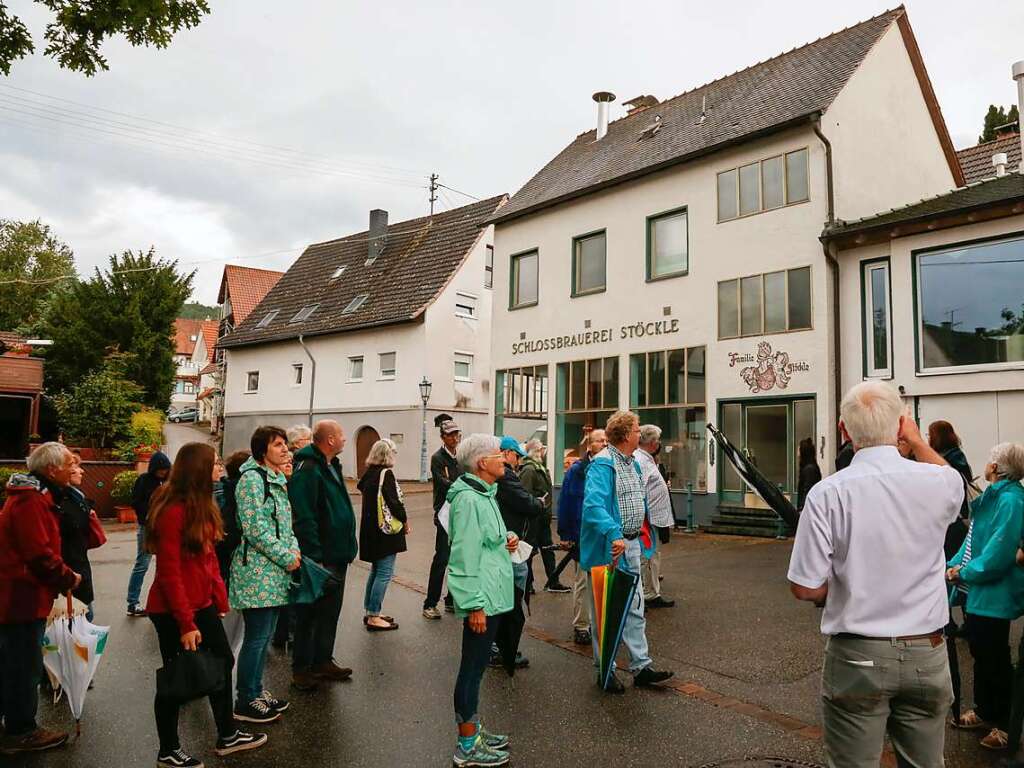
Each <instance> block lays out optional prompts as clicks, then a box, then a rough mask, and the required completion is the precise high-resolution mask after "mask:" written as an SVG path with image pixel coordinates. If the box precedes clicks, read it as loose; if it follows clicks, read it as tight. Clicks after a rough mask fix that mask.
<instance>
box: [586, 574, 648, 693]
mask: <svg viewBox="0 0 1024 768" xmlns="http://www.w3.org/2000/svg"><path fill="white" fill-rule="evenodd" d="M589 578H590V587H591V595H592V597H593V600H594V626H593V635H594V642H595V644H596V645H597V682H598V684H599V685H600V686H601V687H602V688H606V687H607V685H608V680H609V679H610V678H611V675H612V669H613V667H614V665H615V656H616V654H617V653H618V652H619V644H620V643H621V642H622V630H623V628H624V627H625V625H626V614H627V612H628V611H629V604H630V603H631V602H632V601H633V598H634V596H635V595H636V590H637V585H638V584H639V582H640V574H639V573H633V572H632V571H627V570H623V569H622V568H617V567H615V566H612V565H598V566H594V567H593V568H591V569H590V574H589Z"/></svg>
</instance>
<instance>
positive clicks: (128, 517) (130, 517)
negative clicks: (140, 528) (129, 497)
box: [114, 504, 139, 523]
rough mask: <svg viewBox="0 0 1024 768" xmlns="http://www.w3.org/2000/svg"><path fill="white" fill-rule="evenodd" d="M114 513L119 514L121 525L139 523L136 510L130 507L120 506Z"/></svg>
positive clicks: (118, 519) (118, 520) (117, 506)
mask: <svg viewBox="0 0 1024 768" xmlns="http://www.w3.org/2000/svg"><path fill="white" fill-rule="evenodd" d="M114 512H116V513H117V522H119V523H137V522H138V521H139V520H138V518H137V517H136V516H135V510H134V509H132V508H131V507H129V506H122V505H120V504H118V505H116V506H115V507H114Z"/></svg>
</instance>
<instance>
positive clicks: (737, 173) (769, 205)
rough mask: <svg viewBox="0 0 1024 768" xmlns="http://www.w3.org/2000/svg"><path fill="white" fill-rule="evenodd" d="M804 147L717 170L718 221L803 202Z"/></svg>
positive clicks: (806, 188) (806, 186) (805, 191)
mask: <svg viewBox="0 0 1024 768" xmlns="http://www.w3.org/2000/svg"><path fill="white" fill-rule="evenodd" d="M809 186H810V182H809V181H808V178H807V150H806V149H798V150H796V151H794V152H787V153H785V154H784V155H776V156H775V157H769V158H767V159H765V160H761V161H759V162H756V163H750V164H748V165H743V166H740V167H739V168H732V169H730V170H728V171H722V172H721V173H719V174H718V221H719V222H723V221H729V220H730V219H736V218H740V217H743V216H750V215H752V214H755V213H761V212H762V211H769V210H771V209H773V208H781V207H783V206H785V205H794V204H796V203H803V202H806V201H807V200H808V198H809Z"/></svg>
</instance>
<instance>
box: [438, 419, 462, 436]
mask: <svg viewBox="0 0 1024 768" xmlns="http://www.w3.org/2000/svg"><path fill="white" fill-rule="evenodd" d="M461 431H462V430H461V429H459V425H458V424H456V423H455V422H454V421H453V420H451V419H448V421H442V422H441V434H442V435H450V434H452V432H461Z"/></svg>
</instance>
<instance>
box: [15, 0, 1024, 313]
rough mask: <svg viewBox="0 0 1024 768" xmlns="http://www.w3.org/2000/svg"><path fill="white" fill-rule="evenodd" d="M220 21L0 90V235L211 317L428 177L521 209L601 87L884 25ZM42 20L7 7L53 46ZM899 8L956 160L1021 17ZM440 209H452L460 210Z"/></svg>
mask: <svg viewBox="0 0 1024 768" xmlns="http://www.w3.org/2000/svg"><path fill="white" fill-rule="evenodd" d="M210 4H211V5H212V6H213V12H212V14H211V15H210V16H208V17H207V18H206V19H205V20H204V21H203V23H202V24H201V25H200V26H199V27H198V28H196V29H194V30H190V31H186V32H182V33H180V34H179V35H178V36H177V37H176V38H175V39H174V41H173V42H172V44H171V46H170V47H169V48H168V49H166V50H163V51H158V50H148V49H133V48H131V47H130V46H129V45H127V44H126V43H123V42H120V41H115V42H112V43H108V44H107V45H106V46H105V48H104V53H105V54H106V55H107V57H108V59H109V62H110V71H109V72H104V73H100V74H98V75H97V76H96V77H93V78H86V77H84V76H83V75H80V74H75V73H70V72H65V71H62V70H60V69H58V67H57V66H56V64H54V63H53V62H52V61H51V60H50V59H46V58H44V57H42V56H41V55H37V56H34V57H30V58H29V59H26V60H23V61H21V62H18V63H16V64H15V65H14V68H13V70H12V73H11V76H10V77H8V78H3V77H0V217H2V218H15V219H34V218H39V219H42V220H43V221H45V222H47V223H49V224H50V225H51V226H52V227H53V228H54V230H55V231H56V233H57V235H58V236H59V237H61V238H62V239H63V240H65V241H66V242H67V243H68V244H69V245H71V247H72V248H73V249H74V252H75V260H76V263H77V267H78V270H79V271H80V272H83V273H86V272H89V271H91V270H92V268H93V267H94V266H96V265H98V264H103V263H105V262H106V259H107V257H108V255H109V254H111V253H113V252H120V251H123V250H125V249H129V248H130V249H144V248H148V247H149V246H150V245H152V246H154V247H155V248H156V250H157V253H158V254H160V255H161V256H164V257H168V258H176V259H178V260H179V261H180V262H182V263H183V264H185V263H187V262H188V263H191V262H206V263H203V264H198V265H197V266H196V268H198V270H199V272H198V276H197V280H196V285H195V297H196V298H197V299H199V300H201V301H204V302H207V303H213V302H214V301H215V299H216V292H217V286H218V284H219V280H220V274H221V269H222V265H223V263H224V261H233V262H235V263H244V264H249V265H252V266H262V267H267V268H272V269H286V268H287V267H288V265H289V264H291V262H292V261H294V259H295V258H296V257H297V255H298V253H299V250H301V248H302V247H303V246H304V245H306V244H308V243H311V242H317V241H319V240H326V239H330V238H332V237H339V236H342V235H345V234H349V233H351V232H358V231H361V230H363V229H365V228H366V225H367V217H368V211H369V210H370V209H371V208H384V209H386V210H388V211H389V212H390V215H391V221H392V222H395V221H401V220H403V219H407V218H412V217H415V216H421V215H424V214H426V213H427V190H426V185H427V176H428V175H429V174H430V173H431V171H436V172H437V173H438V174H440V177H441V182H442V183H443V184H447V185H448V186H450V187H453V188H455V189H457V190H461V191H463V192H466V193H469V194H471V195H475V196H478V197H485V196H488V195H492V194H497V193H500V192H509V193H514V192H515V191H516V190H517V189H518V188H519V187H520V186H521V185H522V184H523V183H524V182H525V181H526V180H527V179H528V178H529V177H530V176H531V175H533V174H534V173H535V172H536V171H537V170H538V169H539V168H540V167H541V166H542V165H543V164H544V163H545V162H547V161H548V160H549V159H550V158H551V157H552V156H553V155H554V154H555V153H556V152H558V151H559V150H560V149H561V148H562V147H563V146H564V145H565V144H567V143H568V142H569V141H571V140H572V139H573V138H574V137H575V136H576V135H577V134H578V133H580V132H582V131H585V130H589V129H590V128H591V127H592V125H593V123H594V116H595V107H594V104H593V102H592V101H591V100H590V95H591V94H592V93H593V92H594V91H597V90H611V91H613V92H614V93H616V94H617V95H618V96H619V101H618V102H617V105H616V108H615V109H613V113H612V116H613V117H618V116H621V114H622V113H623V109H622V107H621V103H622V102H623V101H625V100H626V99H628V98H631V97H633V96H636V95H639V94H641V93H650V94H654V95H655V96H658V97H659V98H662V99H664V98H667V97H670V96H673V95H676V94H679V93H681V92H683V91H687V90H690V89H692V88H694V87H696V86H699V85H701V84H703V83H705V82H708V81H709V80H713V79H716V78H718V77H721V76H723V75H726V74H729V73H731V72H734V71H736V70H738V69H742V68H744V67H746V66H748V65H750V64H753V63H755V62H757V61H761V60H763V59H766V58H769V57H771V56H774V55H776V54H778V53H780V52H782V51H785V50H789V49H790V48H793V47H795V46H798V45H801V44H803V43H806V42H809V41H812V40H814V39H816V38H818V37H821V36H824V35H827V34H829V33H831V32H833V31H836V30H838V29H841V28H843V27H846V26H849V25H850V24H854V23H856V22H858V21H862V20H864V19H867V18H870V17H871V16H874V15H876V14H877V13H879V12H881V11H883V10H885V9H886V7H887V6H886V4H885V2H883V0H877V1H876V0H846V2H844V3H842V4H838V3H822V2H820V0H780V1H779V2H775V3H764V2H761V0H757V1H754V0H734V1H733V2H729V3H699V4H698V3H681V2H678V1H676V2H657V3H655V2H640V1H638V0H631V1H630V2H611V1H609V0H588V2H586V3H583V2H580V3H568V2H551V0H545V1H544V2H533V1H532V0H530V1H524V0H521V1H520V2H518V3H500V4H499V3H486V2H475V3H470V2H444V1H441V0H434V1H433V2H429V3H423V2H415V3H414V2H397V1H395V0H393V1H392V2H389V3H373V4H371V3H354V2H336V1H332V2H326V1H321V2H313V1H312V0H307V1H305V2H291V3H281V2H270V1H269V0H245V2H241V1H240V0H235V1H234V2H227V1H226V0H221V1H220V2H218V0H211V3H210ZM35 5H36V4H35V3H32V2H29V0H13V2H9V3H8V6H9V7H10V9H11V10H12V11H13V12H15V13H20V14H22V15H23V17H24V18H25V20H26V21H27V22H29V24H30V26H31V28H32V30H33V32H34V33H36V35H37V37H36V39H37V45H38V47H39V49H40V50H41V49H42V48H43V47H44V46H43V44H42V30H43V27H44V25H45V21H46V16H45V15H44V14H43V13H41V12H40V11H37V10H36V9H35ZM907 6H908V10H909V14H910V20H911V24H912V26H913V28H914V31H915V33H916V35H917V39H918V42H919V44H920V47H921V50H922V53H923V55H924V60H925V64H926V65H927V67H928V71H929V74H930V76H931V79H932V83H933V84H934V86H935V90H936V92H937V94H938V98H939V103H940V104H941V106H942V109H943V112H944V115H945V118H946V122H947V124H948V126H949V130H950V133H951V135H952V137H953V142H954V144H955V145H956V146H957V147H958V148H960V147H963V146H968V145H971V144H973V143H975V141H976V139H977V135H978V133H979V132H980V129H981V122H982V117H983V115H984V113H985V110H986V108H987V106H988V104H989V103H993V102H994V103H997V104H1003V105H1007V106H1008V105H1010V104H1012V103H1014V102H1015V100H1016V88H1015V86H1014V83H1013V81H1012V79H1011V76H1010V66H1011V64H1012V62H1013V61H1016V60H1018V59H1024V42H1022V38H1021V36H1020V31H1021V30H1022V29H1024V2H1020V0H977V1H976V2H974V3H970V4H965V3H964V2H963V0H956V1H953V0H911V2H908V3H907ZM16 89H21V90H16ZM26 91H34V92H36V93H37V94H42V96H40V95H36V94H34V93H28V92H26ZM45 97H55V98H45ZM55 99H63V100H65V101H57V100H55ZM82 105H85V106H82ZM101 110H107V111H101ZM115 113H122V114H115ZM136 118H144V120H138V119H136ZM443 194H444V197H443V198H442V199H441V201H440V202H439V206H440V208H442V209H443V208H445V207H449V206H452V205H461V204H464V203H466V202H469V199H468V198H465V197H462V196H460V195H458V194H456V193H454V192H450V191H447V190H444V191H443ZM189 268H192V267H189Z"/></svg>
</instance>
